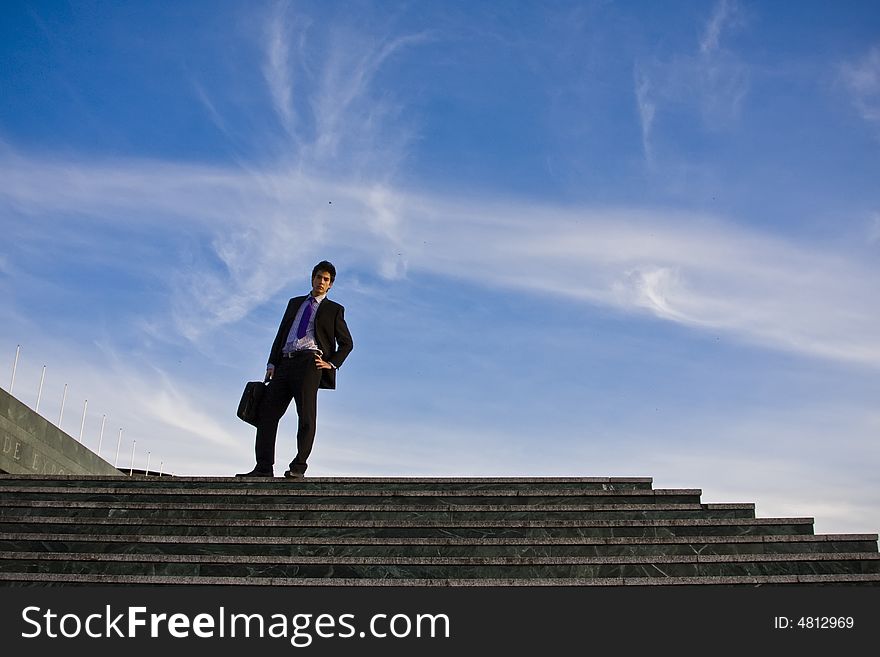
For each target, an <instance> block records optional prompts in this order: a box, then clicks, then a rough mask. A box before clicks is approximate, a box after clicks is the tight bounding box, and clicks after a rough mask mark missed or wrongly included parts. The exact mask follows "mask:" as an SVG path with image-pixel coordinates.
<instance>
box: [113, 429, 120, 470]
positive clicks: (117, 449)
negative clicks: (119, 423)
mask: <svg viewBox="0 0 880 657" xmlns="http://www.w3.org/2000/svg"><path fill="white" fill-rule="evenodd" d="M121 444H122V427H120V428H119V439H118V440H117V441H116V460H115V461H113V467H114V468H115V467H117V465H118V464H119V446H120V445H121Z"/></svg>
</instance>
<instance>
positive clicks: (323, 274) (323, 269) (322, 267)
mask: <svg viewBox="0 0 880 657" xmlns="http://www.w3.org/2000/svg"><path fill="white" fill-rule="evenodd" d="M335 280H336V267H334V266H333V265H332V264H331V263H329V262H327V261H326V260H322V261H321V262H319V263H318V264H317V265H315V268H314V269H312V296H316V297H318V296H321V295H322V294H327V292H328V291H329V290H330V288H331V287H333V281H335Z"/></svg>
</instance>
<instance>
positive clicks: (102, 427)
mask: <svg viewBox="0 0 880 657" xmlns="http://www.w3.org/2000/svg"><path fill="white" fill-rule="evenodd" d="M106 423H107V414H106V413H104V415H102V416H101V435H100V436H98V451H97V454H98V456H101V443H103V442H104V425H105V424H106Z"/></svg>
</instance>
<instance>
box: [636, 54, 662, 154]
mask: <svg viewBox="0 0 880 657" xmlns="http://www.w3.org/2000/svg"><path fill="white" fill-rule="evenodd" d="M635 77H636V104H637V106H638V110H639V121H640V123H641V127H642V150H643V152H644V154H645V160H646V161H647V162H648V165H649V166H651V165H653V163H654V152H653V147H652V144H651V135H652V132H653V129H654V115H655V114H656V112H657V106H656V103H655V102H654V100H653V99H652V97H651V83H650V81H649V80H648V78H647V77H646V76H645V74H644V73H643V72H642V70H641V69H640V68H639V67H638V66H637V67H636V69H635Z"/></svg>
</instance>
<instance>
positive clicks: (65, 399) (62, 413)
mask: <svg viewBox="0 0 880 657" xmlns="http://www.w3.org/2000/svg"><path fill="white" fill-rule="evenodd" d="M66 401H67V384H66V383H65V384H64V394H63V395H62V396H61V412H60V413H59V414H58V428H59V429H60V428H61V418H63V417H64V402H66Z"/></svg>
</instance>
